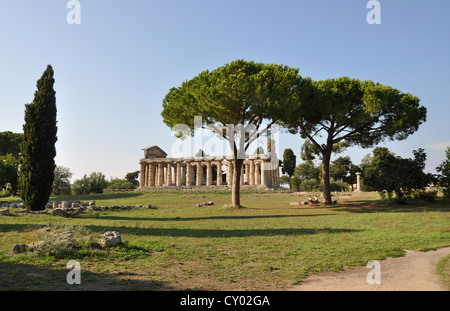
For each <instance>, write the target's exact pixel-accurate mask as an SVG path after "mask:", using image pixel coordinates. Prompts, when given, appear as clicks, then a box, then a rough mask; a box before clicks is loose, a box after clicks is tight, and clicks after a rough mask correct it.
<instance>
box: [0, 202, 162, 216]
mask: <svg viewBox="0 0 450 311" xmlns="http://www.w3.org/2000/svg"><path fill="white" fill-rule="evenodd" d="M133 207H138V208H149V209H153V208H155V207H154V206H152V205H151V204H144V205H142V204H139V205H136V206H133V205H106V206H98V205H96V204H95V201H94V200H92V201H89V202H82V201H63V202H59V201H54V202H49V203H47V205H46V208H45V210H44V211H41V213H47V214H52V215H53V216H60V217H74V216H76V215H78V214H82V213H86V212H93V211H108V210H125V209H130V208H133ZM0 208H1V209H0V216H14V215H16V214H21V213H30V211H28V210H27V209H25V208H24V206H23V203H22V202H0ZM10 208H18V210H17V211H14V212H11V211H10V210H9V209H10Z"/></svg>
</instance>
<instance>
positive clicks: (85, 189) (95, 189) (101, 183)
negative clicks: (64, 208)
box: [72, 172, 108, 194]
mask: <svg viewBox="0 0 450 311" xmlns="http://www.w3.org/2000/svg"><path fill="white" fill-rule="evenodd" d="M106 187H108V182H107V181H106V179H105V175H103V174H102V173H100V172H93V173H91V174H90V175H89V176H87V175H86V174H85V175H84V176H83V178H82V179H78V180H75V182H74V183H73V186H72V190H73V192H74V193H75V194H89V193H103V190H104V189H105V188H106Z"/></svg>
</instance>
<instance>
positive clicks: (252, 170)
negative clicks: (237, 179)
mask: <svg viewBox="0 0 450 311" xmlns="http://www.w3.org/2000/svg"><path fill="white" fill-rule="evenodd" d="M248 166H249V185H250V186H254V185H255V161H253V160H250V161H249V165H248Z"/></svg>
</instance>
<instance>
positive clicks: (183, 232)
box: [86, 226, 364, 238]
mask: <svg viewBox="0 0 450 311" xmlns="http://www.w3.org/2000/svg"><path fill="white" fill-rule="evenodd" d="M86 228H88V229H89V230H91V231H93V232H99V233H103V232H105V231H111V230H116V231H119V232H121V233H126V234H132V235H140V236H170V237H189V238H239V237H251V236H267V237H270V236H295V235H313V234H320V233H326V234H339V233H353V232H361V231H364V230H360V229H332V228H319V229H317V228H300V229H295V228H292V229H290V228H281V229H276V228H274V229H188V228H130V227H123V226H122V227H112V226H111V227H109V226H86Z"/></svg>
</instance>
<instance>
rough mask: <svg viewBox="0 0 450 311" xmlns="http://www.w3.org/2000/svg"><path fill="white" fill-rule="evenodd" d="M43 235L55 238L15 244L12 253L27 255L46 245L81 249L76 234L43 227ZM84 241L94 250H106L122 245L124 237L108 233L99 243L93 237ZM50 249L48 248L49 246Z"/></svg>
mask: <svg viewBox="0 0 450 311" xmlns="http://www.w3.org/2000/svg"><path fill="white" fill-rule="evenodd" d="M40 231H41V232H42V233H45V234H46V235H47V236H52V237H53V238H51V239H49V240H41V241H37V242H33V243H30V244H28V245H27V244H14V246H13V247H12V252H13V253H14V254H20V253H27V252H34V251H37V250H38V249H39V248H40V247H46V245H48V244H49V243H50V244H55V243H56V244H64V245H65V247H69V248H72V249H74V250H79V249H81V248H80V247H79V246H77V241H76V239H75V238H74V235H75V232H72V231H65V232H62V231H61V230H59V229H55V228H51V227H43V228H41V229H40ZM81 239H82V240H84V241H88V242H89V244H88V245H89V248H91V249H92V250H104V248H105V247H114V246H117V245H119V244H121V243H122V237H121V235H120V232H117V231H107V232H105V233H103V234H102V235H101V238H100V239H99V241H98V242H95V241H93V238H92V237H82V238H81ZM47 247H48V246H47Z"/></svg>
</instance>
